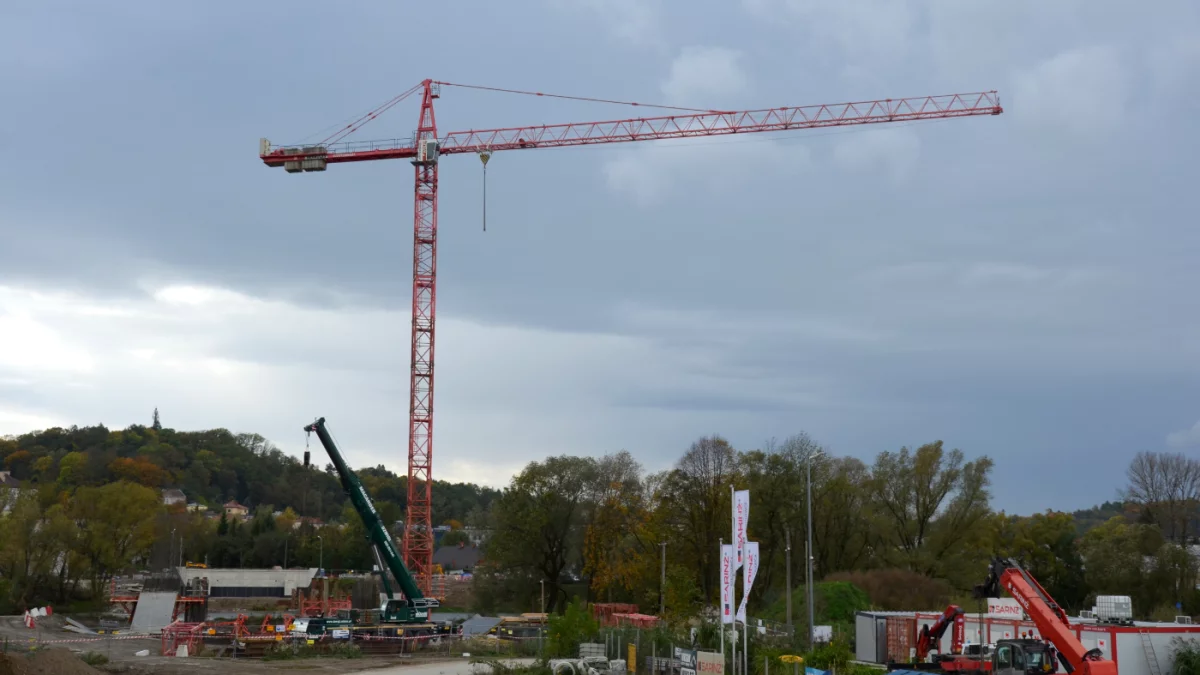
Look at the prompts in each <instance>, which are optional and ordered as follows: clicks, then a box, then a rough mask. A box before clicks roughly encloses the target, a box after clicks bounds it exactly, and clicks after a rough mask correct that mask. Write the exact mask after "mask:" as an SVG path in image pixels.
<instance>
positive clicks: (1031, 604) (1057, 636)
mask: <svg viewBox="0 0 1200 675" xmlns="http://www.w3.org/2000/svg"><path fill="white" fill-rule="evenodd" d="M1001 589H1003V590H1006V591H1008V592H1009V594H1011V595H1012V597H1013V598H1014V599H1016V601H1017V602H1018V603H1019V604H1020V605H1021V608H1022V609H1024V610H1025V613H1026V614H1028V615H1029V618H1030V619H1031V620H1032V621H1033V623H1034V625H1035V626H1037V629H1038V633H1039V634H1041V636H1042V637H1041V639H1033V638H1025V639H1018V640H998V641H997V642H996V647H995V649H994V650H993V651H992V653H991V657H990V659H988V658H985V655H984V653H983V652H982V650H981V653H980V654H979V656H978V657H976V656H975V655H958V654H955V655H947V656H943V657H940V658H939V659H938V660H937V661H936V662H935V663H932V664H928V663H916V664H908V665H902V664H895V663H892V664H888V670H892V671H895V670H901V669H911V670H919V671H929V670H938V671H941V672H945V673H954V674H956V675H1048V674H1050V673H1054V672H1057V671H1058V665H1059V662H1061V663H1062V666H1063V669H1064V670H1066V671H1067V672H1068V673H1074V672H1075V671H1077V670H1078V671H1080V675H1117V664H1115V663H1113V662H1112V661H1109V660H1108V659H1105V658H1104V653H1103V652H1101V651H1100V650H1099V649H1088V648H1086V647H1084V646H1083V643H1082V642H1080V641H1079V638H1078V637H1076V635H1075V632H1074V631H1073V630H1072V629H1071V621H1070V620H1069V619H1068V618H1067V613H1066V612H1065V611H1064V610H1063V608H1062V607H1061V606H1059V604H1058V603H1057V602H1055V601H1054V598H1052V597H1050V594H1049V593H1047V592H1046V589H1045V588H1042V585H1041V584H1039V583H1038V582H1037V580H1036V579H1034V578H1033V576H1032V575H1031V574H1029V572H1027V571H1026V570H1025V569H1024V568H1023V567H1021V565H1020V563H1018V562H1017V561H1016V560H1013V559H1011V558H996V559H994V560H993V561H992V563H991V566H990V568H989V570H988V576H987V579H985V580H984V582H983V583H982V584H980V585H978V586H976V587H975V589H974V596H975V597H976V598H995V597H999V595H1000V592H1001ZM952 608H953V607H950V608H947V609H946V612H947V613H949V612H950V611H951V609H952ZM942 616H943V618H945V616H946V614H945V613H944V614H943V615H942ZM939 623H941V621H939ZM935 626H936V625H935ZM942 630H943V631H944V630H945V628H944V627H943V628H942ZM929 633H930V634H932V633H933V629H930V630H929ZM922 636H924V633H923V634H922ZM920 644H921V643H920V642H918V653H919V651H920Z"/></svg>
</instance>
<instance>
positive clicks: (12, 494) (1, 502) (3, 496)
mask: <svg viewBox="0 0 1200 675" xmlns="http://www.w3.org/2000/svg"><path fill="white" fill-rule="evenodd" d="M20 494H21V481H19V480H17V479H16V478H13V477H12V473H10V472H8V471H0V513H8V512H9V511H11V510H12V505H13V502H15V501H16V500H17V497H18V496H19V495H20Z"/></svg>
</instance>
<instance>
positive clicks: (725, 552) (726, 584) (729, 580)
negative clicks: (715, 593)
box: [721, 544, 735, 623]
mask: <svg viewBox="0 0 1200 675" xmlns="http://www.w3.org/2000/svg"><path fill="white" fill-rule="evenodd" d="M733 561H734V554H733V545H732V544H723V545H722V546H721V623H733V579H734V577H733V575H734V574H735V572H734V569H733Z"/></svg>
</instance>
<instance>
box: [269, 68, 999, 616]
mask: <svg viewBox="0 0 1200 675" xmlns="http://www.w3.org/2000/svg"><path fill="white" fill-rule="evenodd" d="M443 86H451V87H467V88H472V89H488V90H492V91H505V92H509V93H519V94H532V95H536V96H551V97H554V98H572V99H577V100H586V101H594V102H602V103H622V104H625V105H632V106H638V105H640V104H637V103H628V102H623V101H609V100H602V99H589V98H582V97H574V96H555V95H552V94H542V93H539V92H524V91H513V90H504V89H496V88H493V87H479V86H474V85H461V84H453V83H449V82H437V81H434V80H425V81H423V82H421V83H420V84H418V85H416V86H414V87H413V88H411V89H409V90H408V91H406V92H404V93H402V94H400V95H399V96H396V97H395V98H393V99H391V100H389V101H388V102H386V103H384V104H383V105H381V106H379V107H378V108H376V109H374V110H372V111H370V112H369V113H367V114H365V115H363V116H362V117H360V118H359V119H358V120H356V121H355V122H353V123H351V124H348V125H346V126H345V127H343V128H342V129H340V130H339V131H337V132H336V133H334V134H333V135H332V136H330V137H329V138H326V139H325V140H324V141H321V142H320V143H317V144H312V145H298V146H290V147H279V148H273V147H272V146H271V144H270V142H269V141H267V139H265V138H264V139H261V140H260V142H259V157H260V158H261V160H262V161H263V163H264V164H266V165H267V166H272V167H279V166H282V167H283V168H284V170H285V171H287V172H288V173H299V172H308V171H324V170H325V168H326V167H327V165H329V164H339V163H342V162H363V161H371V160H379V159H408V160H410V161H411V162H412V164H413V167H414V173H415V182H414V200H413V201H414V203H413V211H414V218H413V222H414V232H413V291H412V353H411V358H412V366H411V373H410V390H409V425H408V428H409V439H408V513H407V515H406V518H405V534H404V543H403V551H404V558H405V563H406V564H407V565H408V567H409V569H411V570H412V571H413V573H414V575H415V576H416V577H417V579H418V583H419V584H420V586H421V588H422V590H423V591H424V592H425V593H426V594H429V593H430V592H431V585H432V576H431V574H432V570H433V528H432V518H431V516H432V514H431V512H430V491H431V487H432V482H431V481H432V466H433V464H432V460H433V363H434V361H433V351H434V326H435V323H436V321H435V319H436V315H437V312H436V308H437V228H438V223H437V188H438V160H439V158H440V156H441V155H452V154H465V153H473V154H477V155H479V156H480V159H482V160H483V162H484V167H485V170H486V166H487V159H488V157H490V156H491V153H493V152H496V151H499V150H527V149H533V148H559V147H566V146H575V145H599V144H602V143H628V142H632V141H649V140H656V139H664V138H688V137H693V136H725V135H732V134H747V133H762V132H771V131H793V130H800V129H817V128H822V127H840V126H851V125H861V124H882V123H888V122H913V121H917V120H931V119H946V118H952V117H973V116H977V115H999V114H1000V113H1002V112H1003V108H1001V107H1000V98H999V96H998V95H997V93H996V92H995V91H994V90H993V91H986V92H975V93H970V94H949V95H944V96H922V97H914V98H900V99H884V100H878V101H861V102H856V103H838V104H832V105H810V106H799V107H783V108H768V109H763V110H739V111H717V110H697V109H694V108H679V107H675V106H645V105H642V107H653V108H668V109H673V110H677V111H680V113H681V114H676V115H668V116H662V117H637V118H631V119H621V120H609V121H604V122H578V123H570V124H552V125H540V126H528V127H511V128H503V129H482V130H469V131H453V132H450V133H448V134H445V135H440V136H439V134H438V129H437V121H436V118H435V117H434V110H433V102H434V100H435V99H437V98H439V97H440V94H441V88H442V87H443ZM418 92H420V94H421V111H420V116H419V118H418V120H419V121H418V124H417V131H416V134H415V135H414V136H413V137H411V138H406V139H400V140H386V141H365V142H359V141H349V142H348V141H344V140H343V139H344V138H346V136H348V135H350V134H351V133H353V132H354V131H356V130H358V129H359V128H360V127H361V126H362V125H363V124H366V123H367V122H369V121H371V120H373V119H375V118H376V117H378V116H379V115H380V114H382V113H383V112H385V111H386V110H388V109H390V108H391V107H393V106H395V105H396V104H397V103H399V102H401V101H403V100H405V99H407V98H408V97H409V96H412V95H413V94H415V93H418Z"/></svg>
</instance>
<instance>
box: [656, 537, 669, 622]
mask: <svg viewBox="0 0 1200 675" xmlns="http://www.w3.org/2000/svg"><path fill="white" fill-rule="evenodd" d="M658 545H659V546H662V572H661V573H660V576H659V579H658V616H659V617H660V618H661V617H663V616H665V615H666V613H667V542H665V541H662V542H659V544H658Z"/></svg>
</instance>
